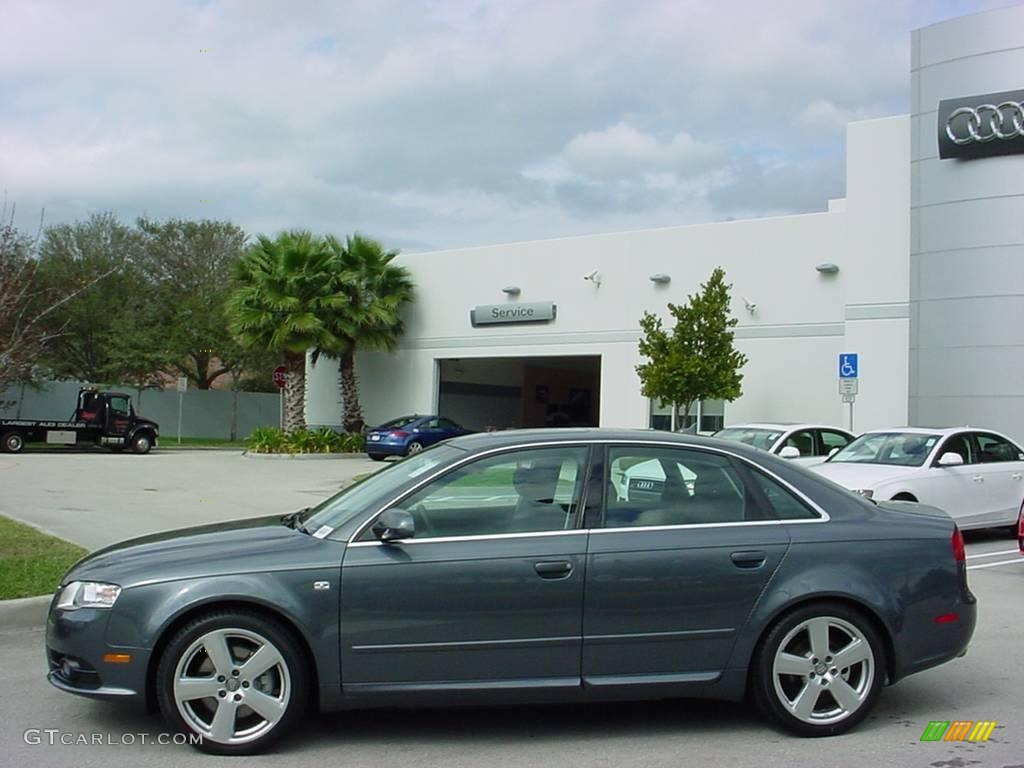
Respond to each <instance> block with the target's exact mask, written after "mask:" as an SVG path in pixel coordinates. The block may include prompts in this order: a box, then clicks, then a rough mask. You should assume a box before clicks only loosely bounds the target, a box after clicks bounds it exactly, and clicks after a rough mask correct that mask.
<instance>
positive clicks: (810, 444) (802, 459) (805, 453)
mask: <svg viewBox="0 0 1024 768" xmlns="http://www.w3.org/2000/svg"><path fill="white" fill-rule="evenodd" d="M787 447H790V448H796V449H797V450H798V451H800V456H799V457H798V458H793V459H790V461H792V462H793V463H794V464H799V465H800V466H803V467H806V466H809V465H811V464H820V463H821V462H823V461H824V460H825V457H824V456H819V453H820V451H819V450H818V448H817V442H816V441H815V439H814V430H813V429H798V430H794V431H793V432H790V433H789V434H788V435H785V436H784V437H783V438H782V439H781V440H779V442H778V444H777V445H776V446H775V450H774V451H772V453H776V454H778V453H780V452H781V451H782V449H783V448H787Z"/></svg>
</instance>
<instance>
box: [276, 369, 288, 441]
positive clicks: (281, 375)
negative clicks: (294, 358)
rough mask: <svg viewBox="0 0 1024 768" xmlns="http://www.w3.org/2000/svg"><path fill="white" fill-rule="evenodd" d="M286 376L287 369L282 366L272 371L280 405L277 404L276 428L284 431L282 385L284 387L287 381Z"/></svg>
mask: <svg viewBox="0 0 1024 768" xmlns="http://www.w3.org/2000/svg"><path fill="white" fill-rule="evenodd" d="M287 374H288V369H287V368H285V367H284V366H283V365H279V366H277V368H275V369H274V375H273V379H274V386H276V387H277V391H278V393H279V394H280V403H279V406H280V414H279V420H278V426H279V427H280V428H281V429H284V385H285V382H286V381H287V380H288V378H287Z"/></svg>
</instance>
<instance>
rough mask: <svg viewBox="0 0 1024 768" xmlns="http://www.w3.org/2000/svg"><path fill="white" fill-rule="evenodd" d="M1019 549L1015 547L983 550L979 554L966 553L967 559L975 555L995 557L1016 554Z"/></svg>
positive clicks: (971, 558)
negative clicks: (997, 550) (993, 550)
mask: <svg viewBox="0 0 1024 768" xmlns="http://www.w3.org/2000/svg"><path fill="white" fill-rule="evenodd" d="M1018 551H1019V550H1016V549H1004V550H1002V551H1001V552H985V553H984V554H981V555H968V556H967V559H968V560H973V559H974V558H976V557H996V556H998V555H1016V554H1017V552H1018Z"/></svg>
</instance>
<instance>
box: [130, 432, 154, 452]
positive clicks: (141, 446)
mask: <svg viewBox="0 0 1024 768" xmlns="http://www.w3.org/2000/svg"><path fill="white" fill-rule="evenodd" d="M131 445H132V452H133V453H137V454H139V455H142V454H146V453H149V451H150V449H151V448H152V447H153V437H152V436H151V435H150V434H149V432H139V434H137V435H136V436H135V437H133V438H132V442H131Z"/></svg>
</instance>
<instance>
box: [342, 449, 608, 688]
mask: <svg viewBox="0 0 1024 768" xmlns="http://www.w3.org/2000/svg"><path fill="white" fill-rule="evenodd" d="M588 455H589V448H588V447H587V446H585V445H566V446H561V447H544V448H530V449H521V450H515V451H510V452H503V453H496V454H493V455H488V456H485V457H482V458H479V459H476V460H474V461H470V462H468V463H466V464H463V465H460V466H459V467H457V468H455V469H454V470H452V471H450V472H447V473H446V474H444V476H442V477H439V478H436V479H433V480H431V481H430V482H428V483H427V484H426V485H424V486H423V487H421V488H419V489H418V490H414V491H413V492H411V493H410V494H409V495H407V496H406V497H405V498H402V499H399V500H398V501H397V502H396V503H395V504H394V505H392V506H397V507H400V508H402V509H405V510H407V511H408V512H409V513H410V514H411V515H412V516H413V519H414V521H415V523H416V533H415V536H413V537H412V538H410V539H407V540H401V541H396V542H391V543H382V542H380V541H378V540H377V538H376V537H375V536H374V534H373V532H372V528H371V526H370V525H369V524H367V525H366V526H364V529H363V531H362V533H361V534H359V535H357V537H356V541H354V542H353V543H351V544H350V545H349V547H348V549H347V551H346V554H345V557H344V560H343V562H342V595H341V606H342V608H341V642H342V652H341V676H342V686H343V690H344V691H345V693H346V695H356V696H358V695H360V694H388V693H392V694H393V693H407V692H411V691H423V690H428V691H444V690H448V691H472V690H482V689H492V688H502V689H518V688H525V689H544V688H562V687H578V686H579V685H580V645H581V634H580V632H581V624H582V603H583V583H584V562H585V555H586V539H587V533H586V531H585V530H583V529H582V528H581V527H580V526H579V522H578V519H579V517H580V516H581V515H580V509H581V506H580V502H581V496H582V488H583V487H584V476H585V473H586V467H587V459H588Z"/></svg>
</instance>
